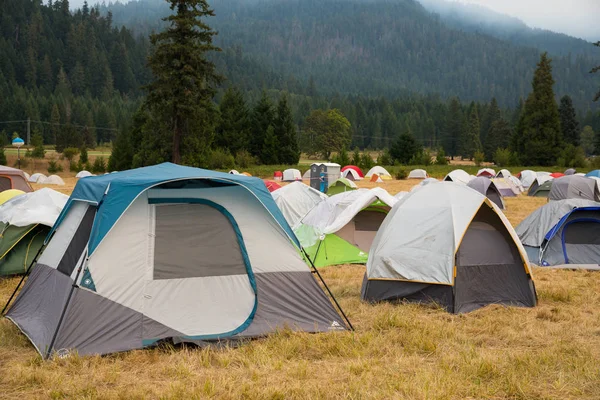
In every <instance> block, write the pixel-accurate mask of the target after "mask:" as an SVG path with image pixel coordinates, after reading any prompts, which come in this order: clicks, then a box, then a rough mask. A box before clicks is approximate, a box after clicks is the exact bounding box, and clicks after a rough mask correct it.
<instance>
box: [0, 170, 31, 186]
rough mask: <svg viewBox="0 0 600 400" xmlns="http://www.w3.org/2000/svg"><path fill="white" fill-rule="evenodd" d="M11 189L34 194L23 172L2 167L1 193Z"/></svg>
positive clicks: (0, 175)
mask: <svg viewBox="0 0 600 400" xmlns="http://www.w3.org/2000/svg"><path fill="white" fill-rule="evenodd" d="M34 175H35V174H34ZM10 189H18V190H22V191H23V192H25V193H29V192H33V189H32V188H31V186H30V185H29V183H28V182H27V178H26V177H25V173H24V172H23V171H21V170H20V169H16V168H11V167H5V166H2V165H0V192H3V191H5V190H10Z"/></svg>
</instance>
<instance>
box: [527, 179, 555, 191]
mask: <svg viewBox="0 0 600 400" xmlns="http://www.w3.org/2000/svg"><path fill="white" fill-rule="evenodd" d="M553 179H554V178H552V177H551V176H550V175H538V176H537V177H536V178H535V179H534V180H533V181H532V182H531V184H530V185H529V189H528V190H527V195H528V196H533V195H534V193H535V192H536V191H537V190H538V188H539V187H540V186H541V185H543V184H544V183H546V182H548V181H551V180H553ZM551 185H552V184H551V183H550V186H551ZM550 186H549V187H548V191H550ZM546 196H547V195H546Z"/></svg>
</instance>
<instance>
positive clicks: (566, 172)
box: [565, 168, 577, 175]
mask: <svg viewBox="0 0 600 400" xmlns="http://www.w3.org/2000/svg"><path fill="white" fill-rule="evenodd" d="M576 173H577V170H575V169H574V168H569V169H568V170H566V171H565V175H575V174H576Z"/></svg>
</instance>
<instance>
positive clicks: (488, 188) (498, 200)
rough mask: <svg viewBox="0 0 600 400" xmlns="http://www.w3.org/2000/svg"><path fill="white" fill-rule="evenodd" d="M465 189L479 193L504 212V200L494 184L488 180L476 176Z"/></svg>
mask: <svg viewBox="0 0 600 400" xmlns="http://www.w3.org/2000/svg"><path fill="white" fill-rule="evenodd" d="M467 187H470V188H471V189H473V190H476V191H477V192H479V193H481V194H482V195H484V196H486V197H487V198H488V199H490V200H491V201H493V202H494V204H496V205H497V206H498V207H499V208H500V209H501V210H504V208H505V206H504V199H503V198H502V194H500V191H499V190H498V188H497V187H496V184H495V183H494V182H493V181H492V180H491V179H488V178H485V177H483V176H478V177H477V178H475V179H472V180H471V181H470V182H469V183H468V184H467Z"/></svg>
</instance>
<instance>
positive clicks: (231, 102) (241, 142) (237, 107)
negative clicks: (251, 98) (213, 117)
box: [215, 88, 250, 156]
mask: <svg viewBox="0 0 600 400" xmlns="http://www.w3.org/2000/svg"><path fill="white" fill-rule="evenodd" d="M219 111H220V114H221V119H220V122H219V125H218V127H217V130H216V134H215V146H216V147H220V148H223V149H229V151H230V152H231V154H233V155H234V156H235V155H236V154H237V153H238V152H239V151H240V150H247V149H248V145H249V134H250V128H249V126H248V125H249V115H248V107H247V106H246V101H245V100H244V96H243V95H242V93H241V92H240V91H239V90H238V89H235V88H229V89H227V91H225V95H224V96H223V99H222V100H221V104H219Z"/></svg>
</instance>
